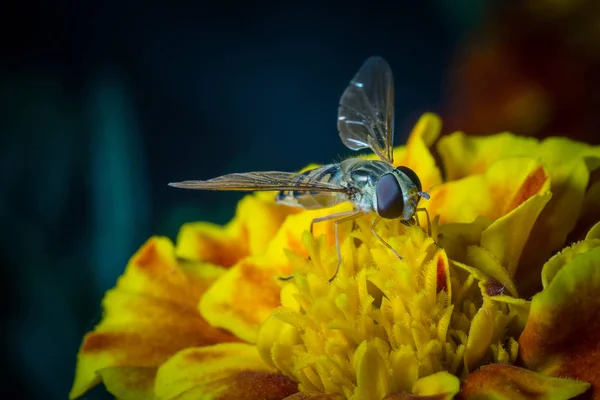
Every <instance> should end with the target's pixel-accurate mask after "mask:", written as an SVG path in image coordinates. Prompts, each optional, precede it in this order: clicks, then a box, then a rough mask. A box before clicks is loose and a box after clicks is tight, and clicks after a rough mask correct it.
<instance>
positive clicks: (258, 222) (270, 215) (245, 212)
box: [177, 194, 296, 267]
mask: <svg viewBox="0 0 600 400" xmlns="http://www.w3.org/2000/svg"><path fill="white" fill-rule="evenodd" d="M294 212H296V211H295V210H294V209H292V208H290V207H283V206H279V205H277V204H275V202H274V201H273V198H270V199H269V198H268V197H267V196H265V194H261V195H248V196H245V197H244V198H243V199H242V200H240V202H239V204H238V207H237V211H236V216H235V218H234V219H233V220H232V221H231V222H230V223H229V224H227V225H226V226H225V227H221V226H218V225H214V224H210V223H207V222H197V223H189V224H185V225H183V226H182V228H181V230H180V232H179V235H178V237H177V255H178V256H179V257H182V258H186V259H190V260H196V261H205V262H210V263H212V264H215V265H222V266H226V267H230V266H232V265H234V264H236V263H237V262H238V261H239V260H241V259H242V258H244V257H246V256H248V255H253V254H261V253H263V252H264V251H265V250H266V248H267V245H268V243H269V242H270V240H271V239H272V238H273V236H274V235H275V233H276V232H277V230H278V229H279V227H280V226H281V224H282V223H283V221H284V220H285V218H286V216H287V215H289V214H290V213H294Z"/></svg>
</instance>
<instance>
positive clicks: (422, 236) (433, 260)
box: [258, 217, 518, 400]
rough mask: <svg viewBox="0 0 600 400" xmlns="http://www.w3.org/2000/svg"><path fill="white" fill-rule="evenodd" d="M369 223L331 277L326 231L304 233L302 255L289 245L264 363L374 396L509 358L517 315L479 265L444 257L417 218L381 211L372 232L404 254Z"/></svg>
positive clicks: (304, 379)
mask: <svg viewBox="0 0 600 400" xmlns="http://www.w3.org/2000/svg"><path fill="white" fill-rule="evenodd" d="M370 223H371V221H370V220H369V219H368V217H365V218H362V219H360V220H357V221H356V222H355V228H354V229H353V230H352V232H351V233H350V234H349V235H348V237H347V238H346V239H345V240H343V242H342V246H341V253H342V260H343V261H342V264H341V266H340V269H339V273H338V274H337V276H336V278H335V279H334V280H333V281H332V282H330V283H329V282H328V280H329V278H330V277H331V276H332V274H333V272H334V271H335V269H336V266H337V256H336V252H335V249H334V248H333V249H332V248H331V246H329V245H328V244H327V242H326V240H325V237H324V236H322V237H319V238H316V239H315V238H313V237H312V236H311V235H310V234H309V233H305V235H304V237H303V240H304V243H305V246H306V248H307V250H308V254H309V257H308V258H306V259H305V258H302V257H301V256H299V255H296V254H293V253H290V254H289V255H288V256H289V258H290V260H291V263H292V265H293V266H294V268H295V271H294V278H293V279H291V280H289V281H287V282H285V283H282V285H283V288H282V292H281V303H282V306H281V307H279V308H278V309H276V310H275V311H274V312H273V313H272V314H271V316H270V317H269V319H268V320H267V321H266V322H265V323H264V324H263V326H262V328H261V331H260V334H259V339H258V348H259V351H260V353H261V356H262V358H263V359H264V360H265V361H266V362H267V363H268V364H270V365H271V366H274V367H276V368H278V369H279V370H280V371H281V372H283V373H284V374H285V375H287V376H289V377H290V378H291V379H293V380H295V381H296V382H298V383H299V389H300V390H301V391H318V392H322V393H327V394H337V395H339V396H341V397H342V398H346V399H359V398H360V399H367V400H369V399H377V400H380V399H382V398H384V397H385V396H387V395H390V394H394V393H409V394H415V395H418V394H420V395H424V394H427V395H434V394H441V393H447V392H457V391H458V385H459V383H458V382H459V378H462V377H465V376H466V375H467V374H468V373H469V372H470V371H473V370H474V369H476V368H477V367H479V366H481V365H484V364H487V363H491V362H500V363H508V364H513V363H514V362H515V359H516V356H517V351H518V344H517V341H516V340H515V338H514V337H513V336H511V332H512V330H511V329H510V328H511V323H512V321H513V320H515V315H513V313H512V312H511V311H510V309H509V308H508V307H507V306H506V305H505V304H502V303H499V302H494V301H492V300H491V299H490V297H489V295H487V292H486V291H485V284H484V283H483V282H482V275H481V274H480V273H479V272H478V271H473V270H472V269H471V268H469V267H468V266H464V265H461V264H459V263H454V262H453V261H451V260H449V259H448V257H447V255H446V253H445V251H444V249H442V248H440V247H439V246H438V245H437V244H436V242H435V241H434V239H433V238H432V237H430V236H428V235H427V234H426V233H425V231H424V230H423V229H422V228H421V227H419V226H410V227H407V226H404V225H402V224H401V223H400V222H399V221H394V220H388V221H382V223H380V224H379V225H378V229H377V230H378V233H379V235H380V236H381V237H382V238H383V240H385V241H386V242H387V243H389V245H391V246H392V248H393V249H396V251H397V252H398V253H399V254H400V255H401V256H402V258H401V259H400V258H399V257H398V256H397V255H395V254H394V252H392V251H390V250H389V249H388V248H387V247H386V246H385V245H384V244H383V243H381V241H380V240H379V239H377V238H376V237H375V236H374V235H373V234H372V233H371V232H370V230H369V228H370ZM432 380H433V381H435V382H437V383H438V385H437V386H436V385H434V386H431V384H430V383H427V382H430V381H432ZM423 387H429V388H431V387H437V388H438V389H436V390H437V393H432V392H431V389H428V390H427V391H426V392H423V390H422V388H423Z"/></svg>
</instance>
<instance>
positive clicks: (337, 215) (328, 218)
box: [279, 210, 364, 282]
mask: <svg viewBox="0 0 600 400" xmlns="http://www.w3.org/2000/svg"><path fill="white" fill-rule="evenodd" d="M358 213H361V211H356V210H352V211H343V212H339V213H335V214H331V215H325V216H323V217H318V218H315V219H313V220H312V221H311V222H310V234H311V235H313V227H314V225H315V224H316V223H318V222H324V221H331V220H332V219H337V218H344V217H351V216H354V215H356V214H358ZM363 214H364V213H363ZM361 215H362V214H361ZM359 216H360V215H357V216H356V217H355V218H358V217H359ZM335 244H336V247H337V254H338V267H339V263H340V262H341V261H340V259H341V257H340V249H339V245H338V237H337V221H336V224H335ZM335 273H336V274H337V268H336V272H335ZM293 277H294V276H293V275H290V276H284V277H280V278H279V280H280V281H289V280H290V279H292V278H293ZM333 277H334V278H335V275H334V276H333ZM331 279H333V278H331ZM330 282H331V280H330Z"/></svg>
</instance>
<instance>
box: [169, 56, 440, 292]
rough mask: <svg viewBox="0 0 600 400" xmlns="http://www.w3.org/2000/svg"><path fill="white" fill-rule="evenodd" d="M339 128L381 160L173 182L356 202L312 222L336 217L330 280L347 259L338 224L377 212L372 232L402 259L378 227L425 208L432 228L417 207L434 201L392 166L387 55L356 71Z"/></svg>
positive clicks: (287, 201) (285, 198) (299, 202)
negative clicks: (334, 258) (334, 264)
mask: <svg viewBox="0 0 600 400" xmlns="http://www.w3.org/2000/svg"><path fill="white" fill-rule="evenodd" d="M337 126H338V131H339V135H340V138H341V139H342V142H343V143H344V144H345V145H346V147H348V148H350V149H351V150H360V149H364V148H370V149H371V150H372V151H373V152H374V153H375V154H377V156H379V158H380V159H381V160H377V161H370V160H365V159H362V158H348V159H346V160H344V161H342V162H340V163H335V164H328V165H324V166H321V167H318V168H315V169H312V170H308V171H305V172H302V173H294V172H279V171H264V172H245V173H234V174H228V175H223V176H219V177H217V178H212V179H208V180H205V181H184V182H176V183H169V185H170V186H174V187H178V188H185V189H198V190H235V191H259V190H260V191H272V190H277V191H279V193H278V194H277V197H276V201H277V202H278V203H280V204H284V205H287V206H292V207H300V208H304V209H308V210H312V209H321V208H328V207H332V206H335V205H337V204H340V203H343V202H348V201H349V202H352V204H353V206H354V207H353V209H352V210H351V211H346V212H340V213H335V214H331V215H327V216H323V217H319V218H315V219H314V220H313V221H312V223H311V225H310V232H311V233H312V231H313V225H314V224H315V223H317V222H322V221H328V220H335V222H334V228H335V230H334V232H335V243H336V250H337V257H338V265H337V268H336V271H335V274H334V275H333V277H332V278H331V279H330V282H331V280H333V279H334V278H335V276H336V275H337V272H338V270H339V267H340V264H341V262H342V257H341V253H340V242H339V236H338V225H339V224H341V223H343V222H348V221H352V220H354V219H356V218H359V217H361V216H363V215H365V214H367V213H370V212H375V213H376V214H377V215H376V217H375V219H374V220H373V222H372V224H371V232H372V234H373V235H374V236H375V237H376V238H377V239H379V240H380V241H381V242H382V243H383V244H384V245H385V246H386V247H387V248H388V249H390V250H391V251H392V252H393V253H394V254H395V255H396V256H397V257H398V258H399V259H402V256H401V255H400V254H398V252H397V251H396V250H394V249H393V248H392V246H391V245H390V244H388V243H387V242H386V241H385V240H383V238H382V237H381V236H379V234H377V232H376V231H375V227H376V226H377V224H378V223H379V221H380V220H381V219H382V218H385V219H395V218H400V219H401V220H402V222H403V223H405V224H409V223H410V222H412V221H413V218H414V217H415V218H416V212H417V211H424V212H425V213H426V215H427V220H428V228H429V229H430V227H429V215H428V214H427V209H425V208H417V205H418V203H419V200H420V199H421V197H423V198H425V199H429V194H428V193H426V192H423V191H422V190H423V189H422V187H421V181H420V180H419V177H418V176H417V174H416V173H415V172H414V171H413V170H412V169H410V168H408V167H405V166H399V167H394V165H393V162H394V159H393V139H394V82H393V76H392V71H391V69H390V66H389V65H388V63H387V62H386V61H385V60H384V59H383V58H381V57H370V58H368V59H367V60H366V61H365V62H364V64H363V65H362V67H361V68H360V69H359V71H358V72H357V73H356V75H355V76H354V78H353V79H352V81H351V82H350V85H349V86H348V87H347V88H346V90H345V91H344V93H343V94H342V97H341V99H340V104H339V108H338V123H337ZM281 279H286V278H281ZM287 279H289V278H287Z"/></svg>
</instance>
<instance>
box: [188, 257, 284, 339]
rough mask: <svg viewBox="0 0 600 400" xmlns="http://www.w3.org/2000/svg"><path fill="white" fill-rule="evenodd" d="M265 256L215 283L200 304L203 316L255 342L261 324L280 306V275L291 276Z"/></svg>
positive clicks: (243, 263)
mask: <svg viewBox="0 0 600 400" xmlns="http://www.w3.org/2000/svg"><path fill="white" fill-rule="evenodd" d="M289 272H290V270H289V266H288V265H287V264H285V265H277V264H276V263H275V262H273V261H272V260H271V259H270V258H267V257H265V256H256V257H248V258H246V259H244V260H242V261H241V262H239V263H238V264H237V265H236V266H235V267H233V268H231V269H230V270H229V271H227V273H225V274H224V275H223V276H222V277H221V278H220V279H219V280H218V281H217V282H215V283H214V284H213V285H212V286H211V287H210V289H208V290H207V291H206V294H205V295H204V297H203V298H202V301H201V302H200V313H201V314H202V316H203V317H204V318H206V320H207V321H209V322H210V324H211V325H213V326H218V327H221V328H225V329H227V330H229V331H231V332H233V333H235V334H236V335H237V336H238V337H240V338H242V339H244V340H245V341H248V342H250V343H255V342H256V339H257V336H258V329H259V327H260V324H262V323H263V321H264V320H265V319H266V318H267V317H268V316H269V314H270V313H271V311H273V310H274V309H275V308H276V307H278V306H279V305H280V301H279V298H280V287H279V286H278V285H277V282H276V279H277V276H285V275H287V274H289Z"/></svg>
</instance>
